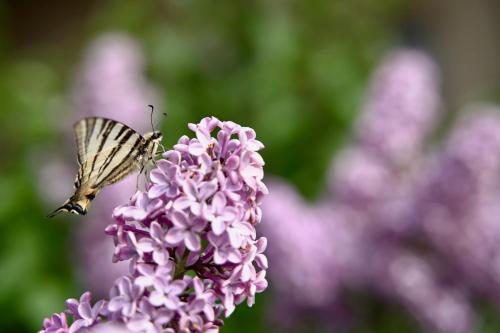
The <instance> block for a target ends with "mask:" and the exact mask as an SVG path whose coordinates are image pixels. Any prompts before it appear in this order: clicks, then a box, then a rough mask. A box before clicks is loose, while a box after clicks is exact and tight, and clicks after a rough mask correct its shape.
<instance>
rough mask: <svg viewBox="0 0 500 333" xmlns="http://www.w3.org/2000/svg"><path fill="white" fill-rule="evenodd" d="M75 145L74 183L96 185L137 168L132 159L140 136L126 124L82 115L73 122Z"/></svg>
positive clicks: (116, 179) (140, 144)
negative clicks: (77, 165)
mask: <svg viewBox="0 0 500 333" xmlns="http://www.w3.org/2000/svg"><path fill="white" fill-rule="evenodd" d="M74 128H75V133H76V143H77V148H78V163H79V166H80V168H79V170H78V175H77V183H78V186H77V187H80V186H81V184H84V183H85V184H87V185H88V186H90V187H92V188H99V187H102V186H105V185H108V184H112V183H115V182H117V181H119V180H120V179H122V178H123V177H125V176H126V175H128V174H129V173H130V172H132V171H134V170H136V169H137V166H136V163H134V161H135V160H136V158H137V157H138V156H139V154H140V149H139V147H141V146H142V145H143V144H144V141H145V140H144V138H143V137H142V136H141V135H140V134H139V133H137V132H136V131H134V130H133V129H131V128H130V127H128V126H126V125H124V124H122V123H119V122H117V121H115V120H111V119H106V118H97V117H91V118H85V119H82V120H80V121H79V122H77V123H76V124H75V126H74Z"/></svg>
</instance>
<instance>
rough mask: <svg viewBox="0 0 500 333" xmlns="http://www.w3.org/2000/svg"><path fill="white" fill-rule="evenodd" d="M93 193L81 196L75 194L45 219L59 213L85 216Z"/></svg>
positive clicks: (93, 195) (92, 198)
mask: <svg viewBox="0 0 500 333" xmlns="http://www.w3.org/2000/svg"><path fill="white" fill-rule="evenodd" d="M94 198H95V193H87V194H82V193H79V191H78V190H77V192H76V193H75V195H73V196H72V197H71V198H69V199H68V200H66V202H64V204H63V205H62V206H61V207H59V208H57V209H56V210H55V211H53V212H52V213H50V214H49V215H47V217H54V216H56V215H57V214H59V213H61V212H68V213H72V214H76V215H85V214H87V209H88V207H89V205H90V202H91V201H92V200H94Z"/></svg>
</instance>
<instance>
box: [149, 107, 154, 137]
mask: <svg viewBox="0 0 500 333" xmlns="http://www.w3.org/2000/svg"><path fill="white" fill-rule="evenodd" d="M148 106H149V107H150V108H151V128H152V129H153V132H154V131H155V126H154V125H153V112H154V111H155V107H154V106H152V105H151V104H149V105H148Z"/></svg>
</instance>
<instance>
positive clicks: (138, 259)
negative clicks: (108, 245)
mask: <svg viewBox="0 0 500 333" xmlns="http://www.w3.org/2000/svg"><path fill="white" fill-rule="evenodd" d="M189 128H190V129H191V130H192V131H193V132H194V133H195V135H196V138H191V139H190V138H189V137H187V136H183V137H181V138H180V139H179V141H178V143H177V144H176V145H175V146H174V149H173V150H170V151H167V152H166V153H165V154H164V159H161V160H159V161H157V166H156V168H154V169H153V170H152V171H151V174H150V179H151V183H149V184H148V186H147V190H146V191H138V192H137V193H136V194H135V195H134V196H133V198H132V199H131V201H130V203H128V204H126V205H122V206H119V207H117V208H116V209H115V210H114V213H113V216H114V218H115V220H116V223H115V224H113V225H110V226H109V227H108V228H107V229H106V233H107V234H108V235H111V236H112V237H113V239H114V242H115V252H114V256H113V259H114V261H130V273H129V274H127V275H124V276H122V277H120V278H119V279H118V280H117V281H116V282H115V284H114V286H113V287H112V289H111V291H110V298H109V300H108V301H99V302H97V303H95V304H94V305H93V306H91V305H90V294H89V293H85V294H84V295H83V296H82V297H81V298H80V300H79V301H76V300H68V301H67V307H68V310H67V312H66V313H67V314H70V315H71V316H72V317H73V323H72V324H71V325H70V326H69V325H68V322H67V320H66V315H65V314H64V313H62V314H55V315H53V316H52V317H51V318H50V319H46V320H45V322H44V329H43V330H42V331H41V332H44V333H48V332H59V333H66V332H70V333H73V332H77V331H79V330H80V329H81V328H84V327H92V326H95V325H96V324H98V325H97V326H96V327H99V325H102V323H103V322H113V323H122V324H123V325H125V326H126V328H127V329H128V330H129V331H131V332H166V333H170V332H172V333H173V332H186V333H187V332H210V333H212V332H218V331H219V327H220V326H221V325H222V324H223V321H222V318H223V317H228V316H230V315H231V313H232V312H233V311H234V309H235V306H236V305H237V304H239V303H241V302H243V301H246V302H247V304H248V305H249V306H252V305H253V304H254V302H255V295H256V294H257V293H260V292H262V291H263V290H264V289H266V288H267V281H266V270H267V266H268V263H267V258H266V256H265V255H264V253H263V252H264V250H265V249H266V246H267V240H266V238H264V237H260V238H258V237H257V234H256V230H255V226H256V225H257V224H258V223H259V222H260V220H261V216H262V212H261V209H260V207H259V206H260V202H261V199H262V197H263V196H264V195H265V194H267V192H268V191H267V188H266V186H265V185H264V183H263V182H262V179H263V176H264V174H263V166H264V161H263V159H262V157H261V155H260V154H259V153H258V151H259V150H260V149H261V148H263V145H262V143H261V142H259V141H258V140H256V138H255V131H254V130H252V129H251V128H248V127H241V126H239V125H237V124H235V123H233V122H222V121H219V120H218V119H216V118H213V117H209V118H204V119H203V120H202V121H201V122H200V123H199V124H189ZM68 326H69V327H68Z"/></svg>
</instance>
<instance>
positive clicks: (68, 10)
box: [0, 0, 500, 333]
mask: <svg viewBox="0 0 500 333" xmlns="http://www.w3.org/2000/svg"><path fill="white" fill-rule="evenodd" d="M423 3H424V5H422V3H420V4H419V5H417V4H416V3H410V2H407V1H403V0H382V1H380V0H353V1H331V0H319V1H308V0H298V1H263V0H262V1H236V0H222V1H194V0H182V1H181V0H177V1H135V0H134V1H133V0H121V1H118V0H115V1H74V2H69V1H68V2H65V1H45V2H43V3H42V2H36V1H6V2H2V3H1V4H0V21H1V22H2V26H1V29H0V152H1V157H0V237H1V238H0V313H1V315H0V327H1V331H2V332H33V331H36V330H38V329H39V328H40V327H41V322H42V319H43V318H44V317H46V316H48V315H49V314H51V313H52V312H56V311H61V310H62V309H63V308H64V304H63V302H64V300H65V299H66V298H68V297H75V296H77V295H79V294H80V293H81V292H82V291H83V289H82V288H83V287H82V286H81V285H80V284H79V283H78V278H77V276H76V273H75V272H76V271H75V270H74V265H77V262H76V260H75V258H74V255H73V251H72V248H73V244H72V243H73V242H72V239H71V237H70V233H71V229H72V228H74V227H75V223H70V222H74V221H70V220H69V219H67V221H66V219H65V218H61V219H58V220H57V221H48V220H46V219H45V217H44V216H45V215H46V213H47V212H48V211H49V210H50V209H51V208H53V207H47V206H45V205H44V204H43V201H42V200H41V198H40V197H39V194H38V193H39V192H38V191H37V186H38V184H37V179H36V177H37V168H38V167H39V166H40V165H42V164H43V162H44V161H43V159H44V158H46V154H43V152H46V151H55V153H56V154H57V153H58V152H59V153H62V152H61V149H60V147H61V143H60V139H61V138H62V137H63V135H62V133H61V131H60V128H61V126H60V124H59V122H60V121H59V120H60V119H62V118H64V119H66V118H67V117H66V113H69V112H71V110H67V109H66V105H67V98H68V94H69V92H70V89H71V85H72V83H73V80H74V77H75V72H76V70H77V68H78V66H79V65H80V63H81V61H82V60H83V58H82V57H83V54H84V51H85V48H86V46H87V45H88V44H89V43H90V42H91V41H92V40H93V39H94V38H95V37H97V36H99V35H100V34H101V33H105V32H110V31H118V32H125V33H128V34H130V35H131V36H132V37H134V38H135V39H137V40H138V41H139V42H140V44H141V46H142V47H143V48H144V52H145V55H146V59H147V76H148V78H149V80H150V81H151V82H153V83H154V84H155V85H156V86H157V87H159V89H160V90H161V92H162V94H163V96H167V97H168V98H165V100H163V101H162V105H164V106H166V108H165V109H166V111H167V112H168V114H169V115H168V118H167V120H166V121H164V122H163V124H162V131H163V133H164V144H165V145H166V146H167V147H168V146H170V145H172V144H173V143H174V142H175V141H176V140H177V138H178V137H179V136H180V135H182V134H187V133H188V130H187V127H186V125H187V123H188V122H197V121H198V120H199V119H201V118H202V117H204V116H208V115H214V116H217V117H218V118H220V119H223V120H232V121H235V122H238V123H240V124H243V125H245V126H251V127H253V128H255V130H256V131H257V135H258V137H259V138H260V140H261V141H263V142H264V143H265V145H266V149H265V150H264V151H263V156H264V158H265V161H266V173H267V174H273V175H279V176H280V177H283V178H286V179H288V180H289V181H291V182H292V183H293V184H295V185H296V186H297V187H298V189H299V190H300V191H301V193H302V194H303V195H304V196H305V197H307V198H310V199H314V198H315V197H316V196H317V195H318V194H319V193H321V192H322V191H323V190H324V186H325V185H324V176H325V172H326V170H327V167H328V165H329V163H330V161H331V158H332V156H333V155H334V153H335V151H336V150H337V149H338V148H340V147H341V146H342V145H343V144H344V143H345V142H346V141H347V140H348V139H349V136H350V132H351V131H350V127H351V124H352V123H353V120H355V119H356V115H357V110H359V107H360V105H361V104H362V97H363V93H364V91H365V89H366V83H367V79H368V77H369V74H370V72H371V70H372V69H373V67H374V66H375V65H376V63H377V62H378V61H379V60H380V58H381V57H382V56H383V54H384V53H385V52H386V51H388V50H390V49H392V48H397V47H400V46H404V45H408V44H410V45H413V44H417V45H421V46H423V47H425V48H428V49H430V50H431V52H433V53H435V54H436V57H437V59H438V60H439V61H440V62H441V63H442V64H444V66H443V67H444V69H445V82H444V91H445V101H446V103H448V105H451V106H454V107H455V106H456V105H460V103H462V102H464V101H465V100H466V97H464V96H462V95H460V90H456V89H455V90H453V89H452V88H453V87H452V88H450V89H448V90H447V87H448V86H447V81H446V80H447V79H448V76H447V75H446V73H447V72H446V71H448V73H449V72H450V71H451V70H452V66H451V65H449V64H453V61H452V60H453V59H451V60H450V62H447V60H448V58H447V57H449V56H450V55H449V54H448V53H447V52H446V50H447V49H446V47H447V46H442V45H441V44H439V41H440V39H439V38H438V37H435V36H434V35H433V32H434V30H433V29H435V30H436V31H440V27H439V26H437V27H436V26H435V25H433V24H432V22H435V21H439V19H435V18H434V17H433V16H432V17H430V18H429V17H427V16H428V15H429V13H428V12H426V10H425V8H426V5H425V2H423ZM450 6H453V5H450ZM421 7H424V9H422V8H421ZM427 9H428V10H432V8H430V9H429V8H427ZM443 12H445V11H443ZM434 15H438V14H435V13H434ZM443 15H445V14H443ZM429 22H430V23H429ZM464 24H467V22H465V23H464ZM472 25H473V24H472V23H471V26H472ZM433 36H434V37H435V38H434V37H433ZM492 47H493V46H492ZM486 51H487V50H477V52H479V53H481V52H486ZM495 89H498V86H497V85H495V83H494V82H493V83H491V84H490V85H489V86H487V87H479V88H478V90H477V91H478V92H479V93H477V94H475V95H474V98H476V97H482V96H487V97H492V96H493V97H494V96H496V95H495V91H496V90H495ZM457 91H458V92H457ZM467 98H469V97H467ZM145 117H146V115H145ZM447 117H450V118H452V117H453V112H451V113H449V114H447ZM65 144H67V145H70V144H73V143H72V142H68V143H65ZM41 152H42V153H41ZM43 185H44V186H46V187H48V188H50V186H51V184H43ZM272 297H273V294H272V286H271V290H269V291H268V292H266V293H264V294H263V295H259V296H258V297H257V304H256V306H254V307H253V308H251V309H248V308H246V307H245V306H243V305H242V306H240V307H238V309H237V311H236V313H235V314H234V315H233V316H232V317H231V318H230V319H229V320H227V322H226V326H225V327H224V328H223V329H222V332H225V333H231V332H274V331H276V329H275V328H274V327H271V326H269V324H267V322H266V321H265V318H266V316H269V315H268V313H267V312H268V308H266V306H267V305H268V304H269V303H270V299H271V298H272ZM353 302H359V303H360V308H362V309H363V310H362V313H363V317H362V318H360V322H359V323H358V324H357V326H356V327H355V328H354V330H355V331H359V332H412V331H413V332H418V325H417V324H416V323H415V322H414V321H413V319H411V317H410V316H409V315H408V314H406V313H405V312H403V311H402V310H401V309H399V308H398V307H396V306H393V305H388V304H386V303H384V302H383V300H380V299H373V298H372V297H368V296H366V295H359V297H355V299H353ZM484 308H485V310H484V311H483V312H482V313H481V316H482V317H483V323H484V324H483V326H482V327H480V329H479V332H493V331H498V330H499V329H500V320H498V319H496V317H497V315H496V313H495V312H494V311H493V310H491V311H489V310H488V306H486V305H485V307H484ZM312 326H314V325H312ZM306 330H307V328H306ZM312 330H313V329H312V328H311V329H310V330H308V331H312Z"/></svg>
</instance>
